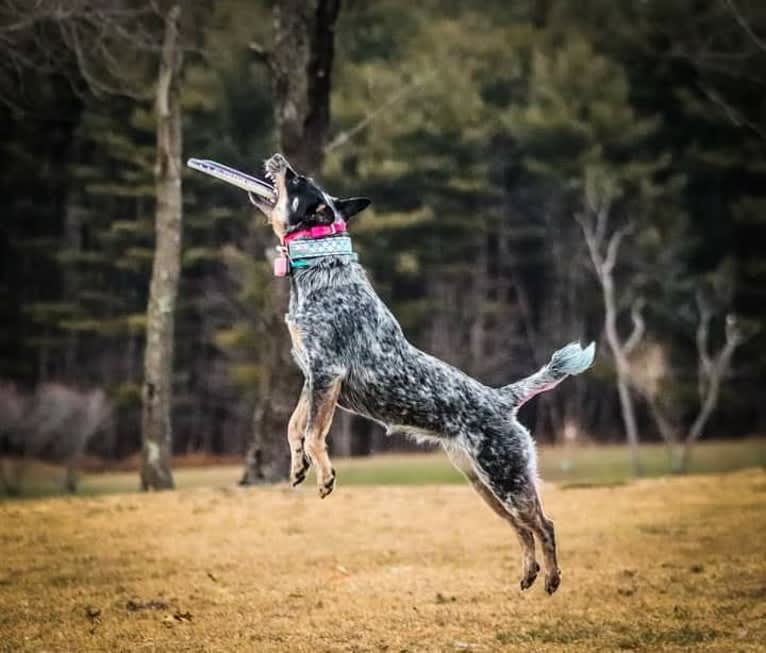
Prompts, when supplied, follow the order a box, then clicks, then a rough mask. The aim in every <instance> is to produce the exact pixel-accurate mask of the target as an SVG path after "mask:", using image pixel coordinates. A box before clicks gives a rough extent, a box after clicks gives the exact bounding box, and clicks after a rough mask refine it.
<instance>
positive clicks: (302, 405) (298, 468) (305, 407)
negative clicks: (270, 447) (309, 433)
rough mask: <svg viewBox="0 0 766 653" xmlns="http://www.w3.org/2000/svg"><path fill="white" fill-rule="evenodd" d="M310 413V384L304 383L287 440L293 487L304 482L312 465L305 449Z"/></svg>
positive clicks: (291, 419) (291, 420)
mask: <svg viewBox="0 0 766 653" xmlns="http://www.w3.org/2000/svg"><path fill="white" fill-rule="evenodd" d="M308 414H309V392H308V385H307V384H304V385H303V390H302V391H301V396H300V398H299V399H298V404H297V405H296V406H295V410H294V411H293V414H292V416H291V417H290V422H289V423H288V425H287V441H288V442H289V444H290V483H292V485H293V487H295V486H296V485H299V484H300V483H303V481H304V480H305V479H306V473H307V472H308V471H309V467H310V465H311V461H310V460H309V457H308V456H307V455H306V450H305V438H306V424H307V422H308Z"/></svg>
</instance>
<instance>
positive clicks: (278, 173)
mask: <svg viewBox="0 0 766 653" xmlns="http://www.w3.org/2000/svg"><path fill="white" fill-rule="evenodd" d="M263 168H264V176H265V177H266V179H267V180H268V182H269V183H270V184H271V185H272V186H273V187H274V193H275V197H274V201H273V202H272V203H271V204H272V206H276V204H277V202H279V198H280V196H281V195H282V193H283V192H285V174H286V173H287V171H288V170H290V171H291V172H292V173H293V174H295V171H294V170H293V169H292V167H291V166H290V164H289V163H288V161H287V159H285V157H284V156H282V155H281V154H279V153H277V154H274V155H273V156H272V157H270V158H268V159H266V161H265V162H264V164H263Z"/></svg>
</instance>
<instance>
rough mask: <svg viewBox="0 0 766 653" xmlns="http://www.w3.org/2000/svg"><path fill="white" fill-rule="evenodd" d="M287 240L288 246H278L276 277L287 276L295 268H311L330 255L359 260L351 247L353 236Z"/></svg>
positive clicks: (275, 264) (275, 262) (275, 267)
mask: <svg viewBox="0 0 766 653" xmlns="http://www.w3.org/2000/svg"><path fill="white" fill-rule="evenodd" d="M285 242H286V243H287V245H286V246H281V247H278V248H277V249H278V251H279V257H278V258H277V259H276V260H275V261H274V276H275V277H285V276H287V275H288V274H290V273H291V272H292V271H293V270H297V269H302V268H310V267H311V266H313V265H316V264H317V263H318V262H319V261H320V260H321V259H323V258H325V257H328V256H335V257H344V258H348V259H350V260H352V261H356V260H357V255H356V254H355V253H354V250H353V248H352V247H351V238H349V237H348V236H329V237H328V236H322V237H318V238H304V239H300V240H296V239H290V240H287V239H285Z"/></svg>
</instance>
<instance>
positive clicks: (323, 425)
mask: <svg viewBox="0 0 766 653" xmlns="http://www.w3.org/2000/svg"><path fill="white" fill-rule="evenodd" d="M340 389H341V380H340V379H333V380H332V381H328V382H326V383H324V382H321V383H317V382H316V381H313V382H310V383H308V388H307V394H308V419H307V421H306V430H305V433H306V435H305V438H306V451H307V453H308V455H309V457H310V458H311V462H312V463H313V464H314V468H315V469H316V475H317V485H318V486H319V496H320V497H321V498H322V499H324V498H325V497H326V496H327V495H328V494H330V492H332V491H333V489H334V488H335V470H334V469H333V467H332V463H331V462H330V457H329V456H328V455H327V440H326V438H327V432H328V431H329V430H330V426H331V425H332V418H333V416H334V415H335V407H336V405H337V402H338V395H339V394H340Z"/></svg>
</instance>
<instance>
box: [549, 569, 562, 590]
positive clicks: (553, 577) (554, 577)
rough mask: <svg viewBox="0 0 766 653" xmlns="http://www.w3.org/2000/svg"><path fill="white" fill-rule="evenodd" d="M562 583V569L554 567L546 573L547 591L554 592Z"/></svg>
mask: <svg viewBox="0 0 766 653" xmlns="http://www.w3.org/2000/svg"><path fill="white" fill-rule="evenodd" d="M559 585H561V570H559V569H553V570H552V571H549V572H548V573H547V574H546V575H545V591H546V592H548V594H553V593H554V592H555V591H556V590H557V589H558V588H559Z"/></svg>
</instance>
